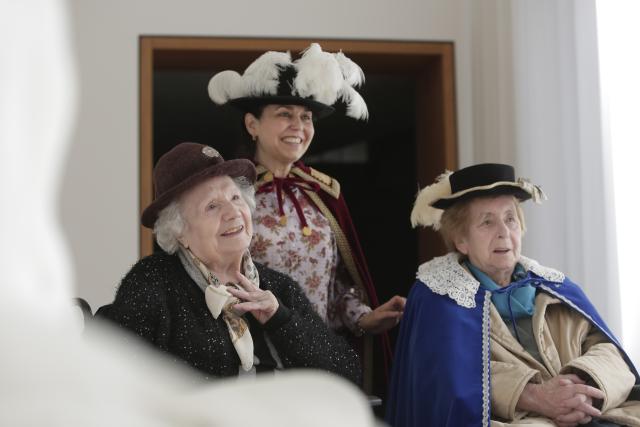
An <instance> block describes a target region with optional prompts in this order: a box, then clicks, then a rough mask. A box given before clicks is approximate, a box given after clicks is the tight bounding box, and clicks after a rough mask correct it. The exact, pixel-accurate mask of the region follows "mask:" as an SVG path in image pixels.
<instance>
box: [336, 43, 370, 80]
mask: <svg viewBox="0 0 640 427" xmlns="http://www.w3.org/2000/svg"><path fill="white" fill-rule="evenodd" d="M333 56H334V57H335V58H336V61H338V64H339V65H340V71H342V76H343V77H344V79H345V80H346V82H347V83H349V85H351V86H355V87H358V86H360V85H361V84H362V83H364V72H363V71H362V68H360V66H359V65H358V64H356V63H355V62H353V61H352V60H351V59H349V58H347V56H346V55H345V54H344V53H342V51H340V52H338V53H334V54H333Z"/></svg>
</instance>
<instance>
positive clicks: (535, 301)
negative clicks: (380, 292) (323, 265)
mask: <svg viewBox="0 0 640 427" xmlns="http://www.w3.org/2000/svg"><path fill="white" fill-rule="evenodd" d="M544 198H545V196H544V194H543V193H542V191H541V189H540V188H539V187H537V186H535V185H533V184H531V183H530V182H528V181H527V180H525V179H522V178H520V179H517V180H516V179H515V173H514V170H513V168H512V167H511V166H508V165H502V164H480V165H475V166H470V167H467V168H464V169H460V170H459V171H457V172H454V173H450V172H448V173H445V174H443V175H442V176H441V177H440V178H439V180H438V182H436V183H435V184H433V185H431V186H429V187H426V188H425V189H423V190H422V191H421V192H420V193H419V194H418V197H417V199H416V202H415V206H414V208H413V212H412V214H411V221H412V223H413V224H414V226H415V225H423V226H430V227H433V228H435V229H436V230H439V231H440V233H441V235H442V237H443V239H444V241H445V243H446V244H447V246H448V247H449V249H450V250H451V252H450V253H449V254H448V255H445V256H442V257H438V258H434V259H433V260H431V261H429V262H427V263H425V264H423V265H421V266H420V267H419V268H418V272H417V274H416V276H417V281H416V283H415V285H414V286H413V288H412V290H411V292H410V294H409V297H408V301H407V308H406V311H405V315H404V318H403V321H402V324H401V326H400V333H399V337H398V341H397V346H396V355H395V358H394V368H393V378H392V381H391V390H390V396H389V403H388V405H387V421H388V422H389V424H391V425H392V426H393V427H409V426H411V427H414V426H427V425H428V426H439V427H446V426H451V427H457V426H488V425H491V426H495V427H497V426H504V425H521V424H526V425H536V426H554V425H557V426H575V425H578V424H586V425H590V426H618V425H625V426H626V425H629V426H640V402H637V400H640V396H639V394H640V393H638V391H639V390H638V384H639V380H640V378H639V377H638V373H637V371H636V369H635V368H634V366H633V364H632V363H631V361H630V359H629V358H628V357H627V355H626V354H625V352H624V350H623V349H622V347H621V346H620V343H619V342H618V340H617V339H616V338H615V337H614V336H613V334H612V333H611V331H610V330H609V328H608V327H607V326H606V324H605V322H604V321H603V320H602V318H601V317H600V316H599V315H598V313H597V311H596V310H595V308H594V307H593V305H592V304H591V303H590V302H589V300H588V298H587V297H586V295H585V294H584V293H583V292H582V291H581V290H580V288H579V287H578V286H577V285H576V284H574V283H573V282H571V280H569V279H568V278H567V277H566V276H565V275H564V274H563V273H561V272H560V271H557V270H554V269H552V268H549V267H544V266H542V265H540V264H539V263H537V262H536V261H534V260H532V259H529V258H527V257H525V256H523V255H522V254H521V252H520V249H521V239H522V236H523V234H524V231H525V224H524V214H523V212H522V209H521V207H520V203H521V202H523V201H525V200H528V199H533V201H534V202H540V201H541V200H542V199H544Z"/></svg>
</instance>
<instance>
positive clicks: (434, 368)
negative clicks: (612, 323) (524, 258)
mask: <svg viewBox="0 0 640 427" xmlns="http://www.w3.org/2000/svg"><path fill="white" fill-rule="evenodd" d="M524 280H529V281H530V282H531V283H532V284H533V285H534V286H536V287H537V288H538V292H547V293H549V294H551V295H553V296H554V297H556V298H558V299H560V300H561V301H563V303H564V304H567V305H569V306H571V307H572V308H573V309H575V310H577V311H578V312H580V313H581V314H582V315H583V316H585V317H586V318H587V319H589V320H590V321H591V323H592V324H593V325H595V326H596V327H597V328H598V329H600V330H601V331H602V332H603V333H604V334H605V335H606V336H607V337H608V338H609V339H610V340H611V342H613V343H614V344H615V345H616V346H617V347H618V348H619V349H620V351H621V353H622V355H623V357H624V359H625V361H626V362H627V364H628V365H629V368H630V369H631V371H632V372H633V373H634V375H635V376H636V384H638V383H640V377H639V376H638V372H637V370H636V369H635V367H634V366H633V364H632V362H631V360H630V359H629V357H628V356H627V354H626V353H625V352H624V350H623V349H622V347H621V346H620V343H619V342H618V340H617V339H616V337H615V336H614V335H613V334H612V332H611V331H610V330H609V328H608V327H607V325H606V324H605V322H604V321H603V320H602V318H601V317H600V315H599V314H598V312H597V311H596V309H595V307H594V306H593V305H592V304H591V302H590V301H589V300H588V298H587V297H586V295H585V294H584V293H583V292H582V290H581V289H580V288H579V287H578V286H577V285H576V284H575V283H573V282H571V281H570V280H569V279H567V278H565V279H564V281H563V282H561V283H560V282H553V281H549V280H545V279H544V278H542V277H540V276H538V275H536V274H535V273H533V272H531V271H529V272H528V275H527V278H526V279H524ZM490 304H491V294H490V292H488V291H485V290H483V289H481V288H478V291H477V292H476V294H475V307H472V308H467V307H463V306H461V305H458V304H457V303H456V301H454V300H453V299H451V298H450V297H448V296H447V295H439V294H437V293H435V292H433V291H432V290H431V289H430V288H428V287H427V286H426V285H425V284H424V283H423V282H421V281H420V280H417V281H416V283H415V284H414V285H413V288H412V289H411V292H410V293H409V296H408V299H407V305H406V308H405V312H404V315H403V319H402V322H401V324H400V331H399V334H398V340H397V343H396V351H395V356H394V359H393V370H392V377H391V383H390V388H389V395H388V398H387V402H388V403H387V408H386V421H387V423H389V424H390V425H391V426H392V427H418V426H421V427H423V426H433V427H449V426H450V427H462V426H488V425H489V423H490V418H491V413H490V408H491V399H490V353H489V308H490Z"/></svg>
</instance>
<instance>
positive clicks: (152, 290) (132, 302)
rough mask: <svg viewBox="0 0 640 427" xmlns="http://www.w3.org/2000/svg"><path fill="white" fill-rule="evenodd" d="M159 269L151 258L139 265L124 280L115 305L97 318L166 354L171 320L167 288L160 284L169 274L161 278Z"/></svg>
mask: <svg viewBox="0 0 640 427" xmlns="http://www.w3.org/2000/svg"><path fill="white" fill-rule="evenodd" d="M157 268H158V265H157V264H156V263H154V262H153V260H152V259H150V258H145V259H143V260H141V261H139V262H138V263H137V264H135V265H134V266H133V267H132V268H131V270H130V271H129V273H127V275H126V276H125V277H124V279H122V282H121V283H120V286H119V288H118V291H117V293H116V297H115V300H114V301H113V303H112V304H110V305H108V306H105V307H103V308H101V309H100V310H99V312H98V313H97V314H96V315H97V317H99V318H105V319H108V320H111V321H112V322H114V323H115V324H117V325H118V326H121V327H123V328H125V329H127V330H129V331H131V332H133V333H135V334H136V335H138V336H140V337H141V338H143V339H144V340H145V341H147V342H149V343H150V344H153V345H154V346H155V347H158V348H160V349H162V350H165V351H166V350H167V345H168V342H167V341H168V335H169V327H170V322H171V319H170V316H169V315H168V308H167V299H166V296H164V295H163V293H164V290H163V286H161V284H160V283H157V281H158V280H162V278H163V277H167V274H166V273H165V274H162V273H160V274H158V272H157V271H155V270H156V269H157ZM152 278H154V279H155V280H152Z"/></svg>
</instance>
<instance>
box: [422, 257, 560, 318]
mask: <svg viewBox="0 0 640 427" xmlns="http://www.w3.org/2000/svg"><path fill="white" fill-rule="evenodd" d="M460 258H461V255H460V254H459V253H457V252H450V253H448V254H447V255H444V256H441V257H436V258H434V259H432V260H431V261H428V262H425V263H424V264H422V265H421V266H420V267H418V272H417V273H416V278H418V280H420V281H421V282H422V283H424V284H425V285H426V286H427V287H428V288H429V289H431V290H432V291H433V292H435V293H436V294H438V295H447V296H448V297H449V298H451V299H452V300H454V301H455V302H456V303H457V304H458V305H460V306H462V307H467V308H474V307H475V306H476V301H475V295H476V293H477V292H478V287H479V286H480V283H479V282H478V281H477V280H476V279H475V278H474V277H473V276H472V275H471V273H469V272H468V271H467V270H466V269H465V268H464V267H463V266H462V265H461V264H460ZM519 262H520V264H522V266H523V267H524V269H525V270H527V271H531V272H533V273H535V274H537V275H538V276H540V277H542V278H543V279H545V280H548V281H550V282H558V283H561V282H563V281H564V274H563V273H561V272H560V271H558V270H554V269H552V268H549V267H544V266H542V265H540V264H538V262H537V261H535V260H532V259H530V258H526V257H524V256H520V260H519Z"/></svg>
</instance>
